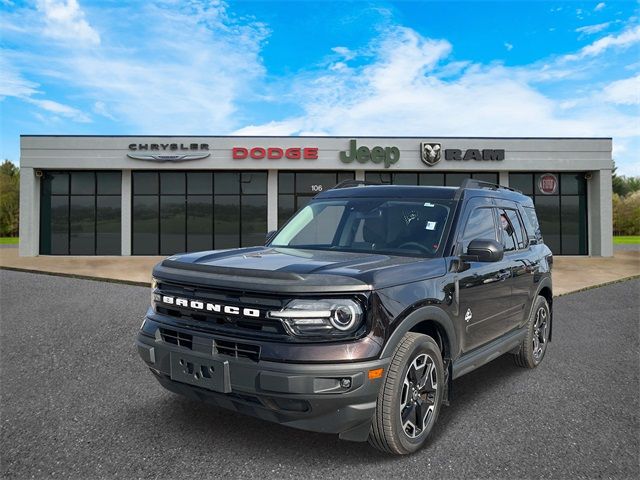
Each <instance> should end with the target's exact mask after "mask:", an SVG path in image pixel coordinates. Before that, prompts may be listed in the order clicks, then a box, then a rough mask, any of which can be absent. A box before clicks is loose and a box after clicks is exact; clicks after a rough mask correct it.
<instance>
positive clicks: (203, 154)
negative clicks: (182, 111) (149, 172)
mask: <svg viewBox="0 0 640 480" xmlns="http://www.w3.org/2000/svg"><path fill="white" fill-rule="evenodd" d="M207 150H209V144H208V143H130V144H129V153H127V157H129V158H133V159H135V160H147V161H151V162H185V161H187V160H201V159H203V158H207V157H209V155H211V154H210V153H209V152H208V151H207ZM151 152H155V153H151Z"/></svg>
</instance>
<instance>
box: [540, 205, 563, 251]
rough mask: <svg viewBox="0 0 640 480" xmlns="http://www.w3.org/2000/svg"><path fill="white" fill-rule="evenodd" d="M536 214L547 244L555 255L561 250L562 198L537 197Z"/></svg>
mask: <svg viewBox="0 0 640 480" xmlns="http://www.w3.org/2000/svg"><path fill="white" fill-rule="evenodd" d="M536 212H537V214H538V219H539V221H540V230H541V231H542V234H543V235H544V243H546V244H547V245H548V246H549V248H550V249H551V251H552V252H553V253H555V254H559V253H561V250H560V197H558V195H548V196H547V195H539V196H536Z"/></svg>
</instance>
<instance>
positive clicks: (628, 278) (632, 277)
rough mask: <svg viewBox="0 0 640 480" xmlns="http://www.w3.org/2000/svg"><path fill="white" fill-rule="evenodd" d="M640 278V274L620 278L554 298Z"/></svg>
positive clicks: (556, 296)
mask: <svg viewBox="0 0 640 480" xmlns="http://www.w3.org/2000/svg"><path fill="white" fill-rule="evenodd" d="M638 278H640V274H636V275H631V276H629V277H623V278H618V279H616V280H609V281H608V282H604V283H598V284H597V285H589V286H588V287H583V288H579V289H578V290H572V291H570V292H566V293H561V294H559V295H554V296H553V298H559V297H565V296H567V295H573V294H574V293H580V292H586V291H587V290H593V289H594V288H600V287H606V286H608V285H614V284H616V283H621V282H626V281H628V280H636V279H638Z"/></svg>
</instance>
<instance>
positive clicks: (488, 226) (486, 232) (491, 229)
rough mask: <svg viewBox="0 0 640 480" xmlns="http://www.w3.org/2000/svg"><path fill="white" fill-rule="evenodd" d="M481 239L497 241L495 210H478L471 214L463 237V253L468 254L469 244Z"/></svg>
mask: <svg viewBox="0 0 640 480" xmlns="http://www.w3.org/2000/svg"><path fill="white" fill-rule="evenodd" d="M479 238H482V239H486V240H495V239H496V226H495V222H494V215H493V208H490V207H489V208H477V209H475V210H474V211H473V212H471V215H469V220H467V225H466V226H465V229H464V235H463V236H462V251H463V252H466V251H467V247H468V246H469V243H470V242H471V241H472V240H476V239H479Z"/></svg>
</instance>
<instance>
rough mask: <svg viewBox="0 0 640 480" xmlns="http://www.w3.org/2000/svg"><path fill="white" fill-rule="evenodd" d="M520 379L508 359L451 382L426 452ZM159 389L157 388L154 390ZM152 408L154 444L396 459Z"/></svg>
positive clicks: (172, 405)
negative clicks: (481, 401) (457, 420)
mask: <svg viewBox="0 0 640 480" xmlns="http://www.w3.org/2000/svg"><path fill="white" fill-rule="evenodd" d="M524 373H526V372H525V370H524V369H522V368H519V367H517V366H516V365H514V363H513V360H512V359H511V358H510V356H509V355H505V356H503V357H500V358H498V359H496V360H494V361H493V362H491V363H489V364H487V365H485V366H483V367H481V368H480V369H478V370H476V371H475V372H472V373H470V374H468V375H466V376H464V377H461V378H460V379H458V380H456V381H455V382H454V395H455V396H454V399H453V401H452V402H451V406H449V407H443V408H442V410H441V412H440V417H439V419H438V424H437V425H436V427H435V429H434V431H433V433H432V438H431V440H430V442H429V444H428V445H427V446H426V447H425V450H428V449H429V448H430V445H433V444H434V442H437V441H438V439H439V438H440V437H445V436H446V435H447V426H448V424H449V423H450V421H451V419H452V418H454V417H455V415H456V414H457V413H458V412H459V411H461V410H462V411H463V410H464V409H465V408H466V407H468V406H469V405H470V404H472V403H473V402H474V401H476V399H477V397H478V392H480V391H482V392H483V396H485V397H486V396H490V395H491V392H492V390H494V389H496V388H498V389H499V388H502V386H503V385H505V384H506V383H509V382H511V381H512V380H513V379H514V378H516V377H517V376H518V375H520V374H524ZM158 388H161V387H160V386H159V385H158ZM153 405H155V408H154V411H153V412H147V414H149V415H150V416H151V417H153V418H162V419H163V422H162V423H155V422H154V423H152V424H151V425H149V424H146V426H147V427H148V428H149V429H151V430H154V429H156V431H146V432H143V431H140V432H139V434H140V435H144V436H145V437H148V436H151V437H154V438H162V437H165V438H166V436H172V437H173V439H174V441H176V442H177V443H180V444H183V445H191V446H198V447H197V448H202V449H203V450H204V451H215V450H216V449H219V448H224V449H225V450H227V451H232V452H234V456H238V457H241V456H243V455H244V456H246V457H247V458H248V459H249V458H254V455H255V454H258V453H263V454H264V453H265V451H268V454H269V456H272V458H282V459H286V458H291V456H292V455H295V457H296V458H297V462H304V461H305V458H306V460H308V461H309V462H310V463H311V464H315V463H317V462H318V461H337V462H341V463H342V464H343V465H350V464H352V465H359V464H362V463H363V462H371V461H376V462H380V461H383V462H385V461H393V460H394V459H398V458H399V457H395V456H392V455H387V454H384V453H381V452H379V451H377V450H375V449H374V448H373V447H371V446H369V445H368V444H367V443H364V442H363V443H358V442H347V441H342V440H339V439H338V436H337V435H330V434H321V433H314V432H306V431H302V430H297V429H294V428H290V427H286V426H283V425H278V424H275V423H271V422H267V421H264V420H260V419H256V418H253V417H251V416H247V415H243V414H240V413H237V412H232V411H228V410H225V409H222V408H218V407H215V406H212V405H207V404H205V403H200V402H197V401H193V400H190V399H187V398H184V397H181V396H179V395H175V394H171V393H169V392H166V393H163V395H162V400H160V401H159V402H157V403H154V404H150V403H145V408H153V407H152V406H153ZM138 418H139V417H138ZM176 437H177V438H176Z"/></svg>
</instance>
